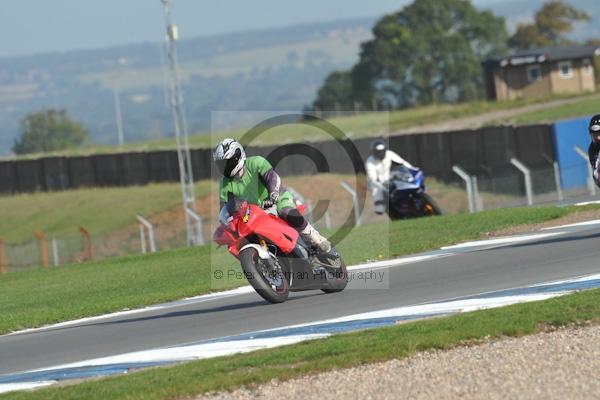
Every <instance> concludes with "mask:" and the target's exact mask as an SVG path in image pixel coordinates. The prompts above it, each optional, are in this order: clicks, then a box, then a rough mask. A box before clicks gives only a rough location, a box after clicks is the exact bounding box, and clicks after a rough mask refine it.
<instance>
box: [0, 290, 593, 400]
mask: <svg viewBox="0 0 600 400" xmlns="http://www.w3.org/2000/svg"><path fill="white" fill-rule="evenodd" d="M590 321H591V322H592V323H598V322H600V290H591V291H588V292H580V293H576V294H573V295H569V296H564V297H560V298H554V299H550V300H545V301H539V302H534V303H525V304H517V305H513V306H508V307H503V308H497V309H492V310H483V311H475V312H470V313H465V314H458V315H454V316H450V317H446V318H439V319H431V320H425V321H419V322H414V323H409V324H404V325H399V326H393V327H389V328H381V329H373V330H366V331H360V332H355V333H348V334H341V335H335V336H332V337H330V338H327V339H324V340H317V341H312V342H305V343H299V344H296V345H292V346H287V347H282V348H276V349H269V350H262V351H257V352H255V353H250V354H243V355H234V356H228V357H220V358H215V359H208V360H201V361H195V362H190V363H186V364H180V365H177V366H174V367H170V368H156V369H150V370H144V371H140V372H136V373H133V374H131V375H128V376H120V377H116V378H107V379H103V380H100V381H90V382H84V383H81V384H78V385H74V386H64V387H56V388H48V389H41V390H38V391H35V392H19V393H12V394H8V395H4V396H3V395H0V399H4V398H8V396H10V398H11V399H22V400H25V399H32V400H33V399H47V400H52V399H61V400H68V399H83V398H85V399H88V400H94V399H128V400H135V399H144V400H151V399H172V398H188V397H190V396H194V395H196V394H199V393H205V392H209V391H221V390H231V389H234V388H236V387H239V386H241V385H252V384H258V383H263V382H268V381H269V380H271V379H273V378H277V379H283V380H285V379H290V378H294V377H297V376H301V375H306V374H315V373H318V372H322V371H326V370H330V369H337V368H346V367H351V366H355V365H359V364H367V363H373V362H379V361H386V360H390V359H397V358H405V357H408V356H410V355H411V354H414V353H416V352H419V351H425V350H430V349H448V348H452V347H455V346H458V345H461V344H464V343H465V342H473V341H477V340H481V339H484V338H488V337H489V338H499V337H502V336H522V335H525V334H531V333H535V332H538V331H539V330H540V329H541V327H547V326H548V325H551V326H555V327H558V326H563V325H567V324H576V323H589V322H590ZM544 329H546V328H544Z"/></svg>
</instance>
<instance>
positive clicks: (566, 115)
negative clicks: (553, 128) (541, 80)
mask: <svg viewBox="0 0 600 400" xmlns="http://www.w3.org/2000/svg"><path fill="white" fill-rule="evenodd" d="M599 109H600V98H597V97H596V98H594V99H587V100H583V101H580V102H576V103H573V104H567V105H564V106H560V107H552V108H548V109H546V110H542V111H536V112H531V113H526V114H523V115H520V116H518V117H515V118H511V119H510V122H512V123H515V124H532V123H538V122H555V121H559V120H563V119H570V118H577V117H585V116H588V115H595V114H597V113H598V110H599Z"/></svg>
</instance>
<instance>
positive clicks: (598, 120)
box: [588, 114, 600, 142]
mask: <svg viewBox="0 0 600 400" xmlns="http://www.w3.org/2000/svg"><path fill="white" fill-rule="evenodd" d="M588 132H589V133H590V136H591V137H592V140H593V141H594V142H596V141H598V140H597V139H598V136H599V135H600V114H597V115H594V116H593V117H592V119H591V120H590V125H589V127H588Z"/></svg>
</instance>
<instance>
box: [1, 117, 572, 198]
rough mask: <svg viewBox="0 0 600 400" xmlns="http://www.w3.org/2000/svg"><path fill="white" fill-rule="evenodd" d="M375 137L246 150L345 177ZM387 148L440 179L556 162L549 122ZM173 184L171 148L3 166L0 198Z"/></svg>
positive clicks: (206, 173) (300, 171) (206, 158)
mask: <svg viewBox="0 0 600 400" xmlns="http://www.w3.org/2000/svg"><path fill="white" fill-rule="evenodd" d="M561 132H562V131H561ZM561 137H562V136H561ZM372 140H373V138H361V139H356V140H354V141H353V142H351V143H350V142H341V143H337V142H335V141H327V142H319V143H296V144H288V145H284V146H267V147H251V148H249V149H247V153H248V154H249V155H262V156H265V157H268V158H269V159H270V160H271V161H274V162H277V164H278V165H277V170H278V172H279V173H280V174H281V175H283V176H293V175H306V174H314V173H316V172H317V171H328V172H332V173H339V174H344V173H346V174H347V173H354V171H356V170H358V171H363V170H364V164H363V160H364V159H366V157H367V156H368V154H369V146H370V143H371V141H372ZM389 143H390V148H391V149H392V150H394V151H396V152H398V153H399V154H401V155H402V157H404V158H406V159H407V160H408V161H410V162H411V163H413V164H415V165H418V166H420V167H421V168H422V169H423V170H424V171H425V173H426V174H427V175H428V176H431V177H436V178H438V179H440V180H442V181H444V182H456V181H457V180H458V179H459V178H458V177H457V176H456V174H454V173H453V172H452V166H453V165H460V166H461V167H462V168H464V169H466V170H467V171H468V172H469V174H471V175H477V176H493V175H497V174H511V172H507V171H510V170H511V168H512V167H511V166H510V159H511V158H513V157H515V158H517V159H519V160H521V161H522V162H523V163H524V164H525V165H527V166H528V167H529V168H533V169H536V168H541V167H543V168H548V167H551V166H552V162H553V161H555V160H556V155H555V151H554V139H553V129H552V126H550V125H531V126H526V127H517V128H515V127H508V126H507V127H490V128H482V129H479V130H466V131H455V132H443V133H431V134H413V135H398V136H392V137H390V138H389ZM561 143H562V142H561ZM340 146H347V147H349V146H354V147H355V148H356V149H357V150H358V152H359V153H360V155H361V158H362V159H361V160H358V161H357V162H358V164H357V165H353V161H352V160H350V158H349V157H348V155H347V154H346V151H343V150H341V148H340ZM561 146H562V145H561ZM563 147H564V146H563ZM560 148H561V149H562V147H560ZM561 151H562V150H561ZM561 154H562V153H561ZM321 155H322V156H321ZM190 156H191V161H192V168H193V172H194V178H195V179H196V180H200V179H208V178H210V177H211V163H212V160H211V158H212V155H211V150H210V149H193V150H192V151H191V153H190ZM559 161H560V160H559ZM315 163H316V164H315ZM567 178H568V177H567ZM178 181H179V164H178V161H177V151H175V150H163V151H150V152H129V153H116V154H98V155H92V156H87V157H86V156H77V157H48V158H40V159H33V160H10V161H1V162H0V193H15V192H32V191H40V190H42V191H44V190H61V189H68V188H80V187H103V186H104V187H105V186H131V185H144V184H146V183H149V182H178Z"/></svg>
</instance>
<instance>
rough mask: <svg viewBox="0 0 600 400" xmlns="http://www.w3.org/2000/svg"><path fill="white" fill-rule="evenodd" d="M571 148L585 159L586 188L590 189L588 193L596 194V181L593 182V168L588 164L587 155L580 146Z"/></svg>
mask: <svg viewBox="0 0 600 400" xmlns="http://www.w3.org/2000/svg"><path fill="white" fill-rule="evenodd" d="M573 148H574V149H575V152H576V153H577V154H579V156H580V157H581V158H583V159H584V160H585V165H587V167H588V181H587V183H588V189H589V190H590V195H592V196H595V195H596V183H595V182H594V170H593V169H592V166H591V165H590V162H589V159H588V155H587V153H586V152H585V151H583V150H581V147H578V146H575V147H573Z"/></svg>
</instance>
